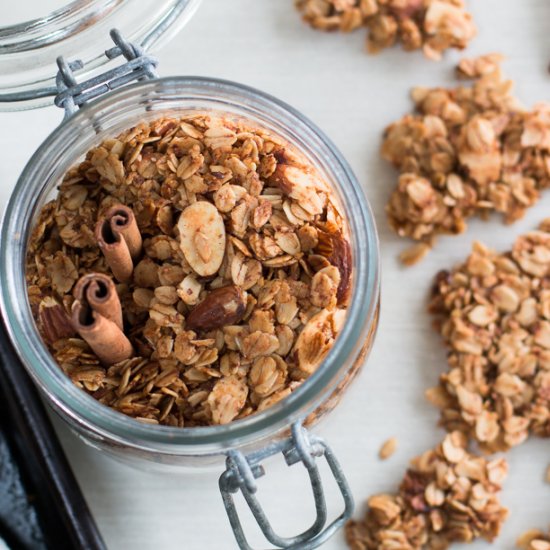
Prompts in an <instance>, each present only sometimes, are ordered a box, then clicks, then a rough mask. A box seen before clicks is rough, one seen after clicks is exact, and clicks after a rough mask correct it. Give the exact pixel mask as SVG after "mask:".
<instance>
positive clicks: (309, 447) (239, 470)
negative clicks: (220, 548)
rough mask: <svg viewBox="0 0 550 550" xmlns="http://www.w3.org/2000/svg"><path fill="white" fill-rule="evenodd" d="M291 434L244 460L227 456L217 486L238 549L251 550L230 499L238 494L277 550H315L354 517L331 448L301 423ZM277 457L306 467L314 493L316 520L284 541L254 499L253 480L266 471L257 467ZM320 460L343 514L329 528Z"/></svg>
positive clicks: (235, 455) (233, 454)
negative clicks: (323, 461) (335, 486)
mask: <svg viewBox="0 0 550 550" xmlns="http://www.w3.org/2000/svg"><path fill="white" fill-rule="evenodd" d="M291 430H292V435H291V437H290V438H289V439H286V440H283V441H280V442H277V443H273V444H271V445H269V446H268V447H266V448H265V449H262V450H260V451H257V452H254V453H251V454H249V455H247V456H244V455H243V454H242V453H240V452H239V451H230V452H229V453H227V460H226V465H227V469H226V470H225V472H224V473H223V474H222V475H221V477H220V481H219V485H220V491H221V494H222V499H223V503H224V506H225V509H226V512H227V515H228V517H229V522H230V523H231V527H232V528H233V532H234V534H235V538H236V539H237V543H238V545H239V548H241V549H242V550H252V547H251V546H250V545H249V544H248V541H247V539H246V535H245V534H244V531H243V528H242V525H241V521H240V519H239V514H238V512H237V509H236V506H235V502H234V499H233V494H235V493H237V492H239V491H241V492H242V494H243V496H244V498H245V500H246V502H247V504H248V506H249V508H250V510H251V512H252V514H253V515H254V518H255V519H256V521H257V523H258V525H259V526H260V529H261V530H262V533H263V534H264V536H265V538H266V539H267V540H268V541H269V542H271V543H272V544H273V545H274V546H275V547H276V548H285V549H292V550H312V549H313V548H317V547H318V546H320V545H321V544H323V543H324V542H325V541H326V540H327V539H328V538H330V537H331V536H332V535H333V534H334V533H335V532H336V531H337V530H338V529H340V527H342V525H343V524H344V523H345V522H346V521H347V520H348V519H349V518H350V517H351V515H352V514H353V508H354V502H353V497H352V494H351V491H350V488H349V485H348V482H347V481H346V478H345V477H344V473H343V471H342V468H341V467H340V464H339V463H338V461H337V460H336V457H335V456H334V453H333V452H332V450H331V448H330V447H329V446H328V445H327V443H325V442H324V441H323V439H321V438H320V437H317V436H315V435H311V434H309V433H308V431H307V430H306V429H305V428H304V427H303V426H302V425H301V423H300V422H296V423H295V424H293V425H292V427H291ZM278 453H283V455H284V457H285V461H286V463H287V464H288V466H292V465H293V464H296V463H298V462H301V463H302V464H303V465H304V466H305V467H306V469H307V472H308V475H309V479H310V482H311V487H312V490H313V499H314V501H315V509H316V512H317V517H316V519H315V521H314V523H313V525H312V526H311V527H310V528H309V529H307V530H306V531H304V532H303V533H301V534H300V535H296V536H294V537H286V538H285V537H281V536H279V535H277V533H275V531H274V530H273V528H272V527H271V524H270V522H269V520H268V519H267V516H266V515H265V512H264V510H263V508H262V506H261V504H260V503H259V501H258V499H257V498H256V496H255V493H256V491H257V485H256V480H257V479H258V478H260V477H262V476H263V475H264V474H265V470H264V468H263V466H261V464H260V463H261V462H262V461H263V460H265V459H266V458H268V457H270V456H273V455H276V454H278ZM323 456H324V457H325V459H326V461H327V463H328V465H329V467H330V470H331V471H332V474H333V476H334V479H335V480H336V483H337V484H338V487H339V489H340V492H341V494H342V497H343V499H344V511H343V512H342V514H341V515H340V516H338V517H337V518H336V519H335V520H334V521H333V522H332V523H330V524H329V525H328V526H326V523H327V507H326V500H325V494H324V490H323V482H322V480H321V476H320V474H319V468H318V466H317V464H316V459H317V458H320V457H323Z"/></svg>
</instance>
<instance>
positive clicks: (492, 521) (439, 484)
mask: <svg viewBox="0 0 550 550" xmlns="http://www.w3.org/2000/svg"><path fill="white" fill-rule="evenodd" d="M507 471H508V467H507V464H506V462H505V461H504V460H503V459H500V458H497V459H493V460H488V459H487V458H484V457H480V456H476V455H474V454H472V453H470V452H468V450H467V449H466V438H465V437H464V436H463V434H461V433H460V432H453V433H450V434H448V435H447V436H446V437H445V439H444V440H443V442H442V443H441V444H439V445H438V446H437V447H435V449H432V450H429V451H427V452H425V453H424V454H422V455H420V456H418V457H416V458H414V459H413V460H412V461H411V465H410V468H409V469H408V470H407V472H406V474H405V477H404V478H403V481H402V482H401V485H400V487H399V491H398V493H397V494H380V495H375V496H373V497H371V498H370V499H369V500H368V502H367V505H368V510H367V513H366V516H365V518H364V519H363V520H362V521H350V522H348V524H347V525H346V540H347V543H348V545H349V546H350V548H352V549H353V550H398V549H399V550H421V549H444V548H447V547H448V546H449V545H450V544H451V543H453V542H472V541H473V540H475V539H478V538H483V539H485V540H488V541H492V540H494V539H495V538H496V536H497V535H498V534H499V531H500V527H501V525H502V523H503V522H504V520H505V519H506V517H507V515H508V512H507V510H506V508H504V507H503V506H502V505H501V503H500V501H499V493H500V490H501V488H502V482H503V481H504V479H505V477H506V475H507Z"/></svg>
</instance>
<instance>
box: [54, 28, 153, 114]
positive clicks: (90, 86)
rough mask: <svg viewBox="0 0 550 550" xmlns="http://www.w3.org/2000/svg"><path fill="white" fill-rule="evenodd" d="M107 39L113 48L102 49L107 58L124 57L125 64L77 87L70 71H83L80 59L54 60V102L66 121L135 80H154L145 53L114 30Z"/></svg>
mask: <svg viewBox="0 0 550 550" xmlns="http://www.w3.org/2000/svg"><path fill="white" fill-rule="evenodd" d="M110 36H111V39H112V40H113V42H114V43H115V46H114V47H112V48H110V49H108V50H106V51H105V55H106V56H107V57H108V58H109V59H115V58H117V57H120V56H122V57H124V58H125V59H126V63H124V64H123V65H120V66H119V67H115V68H113V69H110V70H109V71H106V72H104V73H102V74H99V75H97V76H94V77H92V78H89V79H88V80H85V81H84V82H81V83H80V84H79V83H78V82H77V79H76V76H75V74H74V71H78V70H81V69H83V68H84V64H83V63H82V61H81V60H80V59H77V60H75V61H70V62H68V61H67V60H66V59H65V58H64V57H63V56H61V57H58V58H57V67H58V73H57V76H56V79H55V82H56V86H57V95H56V96H55V99H54V103H55V104H56V105H57V106H58V107H62V108H63V109H65V118H68V117H69V116H70V115H72V114H73V113H74V112H75V111H77V110H78V109H79V108H80V107H82V105H85V104H86V103H87V102H88V101H90V100H92V99H95V98H96V97H98V96H100V95H102V94H104V93H106V92H108V91H110V90H114V89H116V88H119V87H120V86H124V85H125V84H128V83H129V82H132V81H135V80H150V79H152V78H157V76H158V75H157V73H156V71H155V68H156V66H157V65H158V61H157V59H156V58H155V57H152V56H150V55H147V54H146V53H145V51H144V50H143V49H142V48H140V47H139V46H136V45H135V44H132V43H131V42H128V41H127V40H126V39H125V38H124V37H123V36H122V34H121V33H120V31H119V30H118V29H112V30H111V32H110Z"/></svg>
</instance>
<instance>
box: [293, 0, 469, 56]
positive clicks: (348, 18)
mask: <svg viewBox="0 0 550 550" xmlns="http://www.w3.org/2000/svg"><path fill="white" fill-rule="evenodd" d="M296 7H297V8H298V10H299V11H300V12H301V13H302V17H303V19H304V21H305V22H306V23H308V24H310V25H311V26H312V27H313V28H315V29H318V30H322V31H342V32H351V31H354V30H356V29H358V28H360V27H366V28H367V29H368V36H367V48H368V51H369V52H371V53H376V52H379V51H380V50H382V49H384V48H388V47H391V46H393V45H394V44H396V43H397V42H400V43H401V44H402V46H403V49H404V50H406V51H412V50H419V49H422V51H423V52H424V55H425V56H426V57H428V58H430V59H436V60H437V59H440V58H441V55H442V53H443V52H444V51H445V50H447V49H449V48H456V49H460V50H462V49H464V48H465V47H466V46H467V45H468V43H469V42H470V41H471V40H472V39H473V38H474V36H475V35H476V32H477V31H476V27H475V25H474V23H473V21H472V16H471V14H470V13H469V12H468V11H467V9H466V6H465V4H464V1H463V0H296Z"/></svg>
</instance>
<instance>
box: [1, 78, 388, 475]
mask: <svg viewBox="0 0 550 550" xmlns="http://www.w3.org/2000/svg"><path fill="white" fill-rule="evenodd" d="M193 110H200V111H209V110H213V111H218V112H222V113H232V114H235V115H238V116H240V117H244V118H246V119H248V120H250V121H252V122H253V123H255V124H257V125H259V126H262V127H264V128H267V129H268V130H271V131H272V132H273V133H275V134H279V135H280V136H282V137H283V138H284V139H285V140H287V141H288V142H289V143H290V145H291V146H293V147H295V148H296V149H298V150H299V151H300V152H301V153H302V154H303V155H304V156H305V157H306V158H307V159H308V160H309V161H310V162H311V163H313V165H314V166H315V167H316V168H317V170H319V172H320V173H321V174H322V175H323V176H324V177H325V178H326V181H327V182H328V183H329V184H330V185H331V186H332V187H333V188H334V190H335V192H336V194H337V195H338V197H339V199H340V201H341V204H342V206H343V209H344V212H345V214H346V216H347V219H348V223H349V231H350V239H351V246H352V251H353V261H354V277H353V289H352V298H351V305H350V307H349V310H348V315H347V320H346V323H345V324H344V328H343V330H342V332H341V333H340V335H339V337H338V338H337V340H336V343H335V345H334V346H333V348H332V349H331V351H330V352H329V354H328V355H327V357H326V358H325V360H324V361H323V363H322V364H321V365H320V367H319V368H318V369H317V371H316V372H315V373H314V374H313V375H312V376H311V377H310V378H309V379H307V380H306V381H305V382H304V383H303V384H302V385H301V386H300V387H299V388H297V389H296V390H295V391H294V392H293V393H292V394H291V395H290V396H288V397H287V398H285V399H283V400H282V401H280V402H278V403H277V404H275V405H273V406H272V407H269V408H267V409H266V410H264V411H262V412H261V413H257V414H254V415H251V416H250V417H247V418H244V419H242V420H238V421H235V422H232V423H230V424H228V425H224V426H212V427H198V428H172V427H166V426H153V425H149V424H143V423H140V422H139V421H136V420H134V419H132V418H129V417H127V416H125V415H123V414H121V413H118V412H115V411H114V410H111V409H109V408H108V407H105V406H104V405H102V404H100V403H98V402H97V401H95V400H94V399H93V398H92V397H90V396H89V395H87V394H86V393H85V392H83V391H82V390H80V389H79V388H77V387H76V386H74V385H73V383H72V382H71V381H70V380H69V378H67V377H66V376H65V374H64V373H63V372H62V371H61V369H60V368H59V367H58V366H57V365H56V364H55V362H54V360H53V359H52V357H51V355H50V354H49V352H48V350H47V349H46V347H45V346H44V344H43V343H42V340H41V338H40V336H39V334H38V331H37V329H36V326H35V323H34V321H33V318H32V315H31V311H30V307H29V303H28V300H27V293H26V283H25V273H24V266H25V254H26V247H27V241H28V238H29V233H30V231H31V229H32V227H33V226H34V222H35V219H36V216H37V215H38V212H39V210H40V208H41V207H42V206H43V205H44V203H45V202H46V200H48V199H49V198H51V197H52V195H53V194H54V193H55V187H56V185H58V184H59V182H60V180H61V178H62V176H63V174H64V173H65V172H66V171H67V169H68V168H69V167H71V166H73V165H74V164H75V163H76V162H77V161H78V160H80V159H81V158H82V157H83V155H84V154H85V153H86V151H87V150H89V149H90V148H91V147H93V146H95V145H97V144H98V143H99V142H100V141H101V140H102V139H105V138H107V137H112V136H115V135H117V134H118V133H120V132H121V131H122V130H124V129H127V128H129V127H131V126H133V125H135V124H136V123H137V122H138V121H144V120H151V119H154V118H158V117H160V116H162V115H177V114H183V113H185V112H189V111H193ZM1 243H2V247H1V249H0V291H1V305H2V311H3V315H4V319H5V322H6V324H7V326H8V331H9V332H10V336H11V339H12V341H13V343H14V345H15V347H16V350H17V352H18V354H19V356H20V358H21V360H22V363H23V365H24V366H25V368H26V369H27V370H28V372H29V373H30V374H31V376H32V377H33V379H34V381H35V382H36V384H37V385H38V386H39V388H40V389H41V390H42V392H43V393H44V395H45V396H46V399H47V401H48V402H49V404H50V405H51V406H52V407H53V408H54V410H56V411H57V412H58V413H59V414H60V415H61V416H62V417H63V418H64V419H65V420H66V421H67V422H68V423H69V425H70V426H71V427H72V428H73V430H74V431H76V432H77V433H78V434H79V435H81V436H82V437H83V438H84V439H85V440H86V441H87V442H89V443H91V444H92V445H94V446H96V447H99V448H101V449H102V450H104V451H106V452H109V453H111V454H114V455H115V456H118V457H119V458H122V459H123V460H125V461H130V462H131V461H133V460H134V459H137V460H138V461H143V460H145V461H147V462H149V463H152V464H159V465H173V466H183V467H185V468H186V467H188V466H201V467H202V466H208V465H210V464H221V463H222V461H223V459H224V453H226V452H227V451H228V450H230V449H239V450H241V451H243V452H245V453H246V452H247V451H250V450H253V449H258V448H259V447H261V446H263V445H265V444H267V443H268V442H271V441H273V440H274V439H275V438H280V437H283V436H285V435H286V434H287V433H288V427H289V425H290V424H291V423H292V422H294V421H296V420H301V419H306V423H307V424H308V425H309V424H310V423H312V422H314V421H316V420H317V419H318V418H320V417H321V416H323V414H324V413H325V412H327V411H329V410H331V409H332V408H333V407H334V405H335V404H336V403H337V402H338V400H339V398H340V397H341V395H342V393H343V391H344V389H345V388H346V387H347V385H348V384H349V382H350V381H351V379H352V378H353V376H354V375H355V373H356V372H357V370H358V369H359V367H360V366H361V365H362V364H363V363H364V359H365V357H366V354H367V353H368V351H369V350H370V347H371V344H372V340H373V336H374V333H375V329H376V325H377V314H378V298H379V257H378V241H377V234H376V229H375V225H374V220H373V216H372V213H371V211H370V209H369V206H368V203H367V201H366V199H365V197H364V195H363V193H362V191H361V189H360V186H359V184H358V182H357V181H356V179H355V176H354V175H353V173H352V172H351V170H350V168H349V166H348V165H347V163H346V162H345V160H344V159H343V158H342V156H341V155H340V154H339V152H338V151H337V150H336V148H335V147H334V145H333V144H332V143H331V142H330V141H329V140H328V138H327V137H326V136H325V135H324V134H323V133H322V132H321V131H320V130H319V129H318V128H317V127H316V126H314V125H313V124H312V123H311V122H310V121H308V120H307V119H305V118H304V117H303V116H302V115H301V114H299V113H298V112H296V111H295V110H293V109H292V108H291V107H289V106H287V105H285V104H283V103H281V102H279V101H278V100H276V99H275V98H272V97H270V96H268V95H265V94H263V93H261V92H258V91H256V90H253V89H250V88H247V87H244V86H241V85H238V84H234V83H230V82H224V81H218V80H213V79H201V78H165V79H159V80H155V81H149V82H144V83H137V84H134V85H131V86H129V87H126V88H123V89H121V90H118V91H116V92H112V93H110V94H108V95H106V96H104V97H102V98H100V99H99V100H97V101H95V102H93V103H92V104H90V105H88V106H86V107H85V108H84V109H82V110H81V111H79V112H78V113H76V114H75V115H73V116H72V117H71V118H70V119H69V120H68V121H66V122H65V123H63V124H62V125H61V126H60V127H58V128H57V129H56V130H55V131H54V132H53V133H52V134H51V135H50V137H49V138H48V139H47V140H46V141H45V142H44V143H43V145H42V146H41V147H40V148H39V149H38V150H37V152H36V153H35V154H34V156H33V157H32V158H31V160H30V161H29V163H28V165H27V167H26V168H25V170H24V172H23V174H22V175H21V177H20V179H19V181H18V183H17V186H16V188H15V191H14V193H13V195H12V198H11V200H10V202H9V205H8V207H7V210H6V214H5V219H4V223H3V226H2V240H1Z"/></svg>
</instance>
